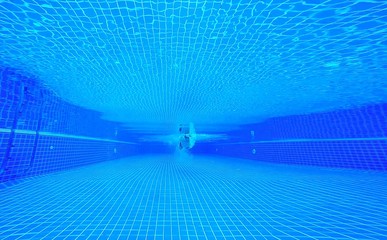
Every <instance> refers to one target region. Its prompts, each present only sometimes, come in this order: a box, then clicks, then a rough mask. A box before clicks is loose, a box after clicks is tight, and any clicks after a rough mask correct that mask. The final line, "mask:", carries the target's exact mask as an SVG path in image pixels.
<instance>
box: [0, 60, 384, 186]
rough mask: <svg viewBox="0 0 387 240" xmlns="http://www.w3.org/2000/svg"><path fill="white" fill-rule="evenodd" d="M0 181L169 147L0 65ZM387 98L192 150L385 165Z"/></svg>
mask: <svg viewBox="0 0 387 240" xmlns="http://www.w3.org/2000/svg"><path fill="white" fill-rule="evenodd" d="M0 80H1V81H0V82H1V96H0V100H1V105H0V114H1V119H0V182H6V181H10V180H14V179H20V178H23V177H29V176H34V175H39V174H43V173H48V172H52V171H58V170H64V169H68V168H71V167H76V166H80V165H85V164H90V163H95V162H100V161H105V160H111V159H116V158H121V157H125V156H129V155H134V154H160V153H171V152H173V151H174V147H173V146H169V145H163V144H156V143H155V144H146V145H144V144H133V142H136V139H138V135H136V136H134V135H131V134H130V133H129V132H128V131H121V130H122V129H121V128H120V125H118V124H116V123H112V122H108V121H104V120H101V118H100V115H99V113H97V112H95V111H92V110H85V109H83V108H80V107H77V106H74V105H71V104H69V103H67V102H64V101H63V100H61V99H60V98H59V97H57V96H56V95H55V94H54V93H53V92H51V91H50V90H48V89H47V88H46V87H44V86H41V85H39V84H37V81H35V80H34V79H33V78H28V77H24V76H23V74H22V73H19V72H18V71H15V70H14V69H9V68H1V67H0ZM386 119H387V104H375V105H371V106H365V107H361V108H356V109H350V110H341V111H334V112H327V113H316V114H308V115H299V116H289V117H278V118H272V119H269V120H267V121H264V122H261V123H257V124H252V125H246V126H242V127H241V128H240V129H239V130H237V131H231V132H226V133H225V132H221V134H226V135H227V136H228V137H229V139H228V140H223V141H221V140H218V141H216V142H198V143H197V144H196V146H195V148H193V149H192V150H191V152H192V153H193V154H216V155H220V156H231V157H240V158H248V159H255V160H258V161H266V162H276V163H286V164H304V165H318V166H326V167H344V168H357V169H367V170H387V161H386V159H387V150H386V149H387V141H386V139H387V124H386Z"/></svg>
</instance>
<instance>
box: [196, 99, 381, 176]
mask: <svg viewBox="0 0 387 240" xmlns="http://www.w3.org/2000/svg"><path fill="white" fill-rule="evenodd" d="M227 135H228V136H229V139H228V140H227V141H223V142H212V143H211V142H210V143H208V142H207V143H198V144H197V145H196V146H195V149H193V152H195V153H197V154H202V153H205V154H209V153H212V154H220V155H225V156H232V157H241V158H249V159H256V160H259V161H266V162H276V163H286V164H304V165H316V166H326V167H343V168H356V169H366V170H387V104H374V105H370V106H365V107H360V108H353V109H349V110H340V111H332V112H326V113H315V114H308V115H298V116H288V117H278V118H272V119H269V120H267V121H264V122H262V123H258V124H254V125H246V126H243V127H242V128H241V129H239V130H237V131H233V132H229V133H227Z"/></svg>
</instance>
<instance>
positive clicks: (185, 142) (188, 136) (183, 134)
mask: <svg viewBox="0 0 387 240" xmlns="http://www.w3.org/2000/svg"><path fill="white" fill-rule="evenodd" d="M179 134H180V135H179V149H180V150H183V149H191V148H193V146H194V145H195V142H196V131H195V127H194V125H193V123H190V124H189V126H184V125H183V124H180V126H179Z"/></svg>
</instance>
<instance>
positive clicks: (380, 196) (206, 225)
mask: <svg viewBox="0 0 387 240" xmlns="http://www.w3.org/2000/svg"><path fill="white" fill-rule="evenodd" d="M0 199H1V200H0V239H387V217H386V216H387V174H385V173H378V172H364V171H354V170H345V169H341V170H340V169H324V168H317V167H300V166H289V165H276V164H267V163H259V162H253V161H249V160H242V159H232V158H215V157H203V156H201V157H198V156H195V157H192V156H191V157H188V156H169V155H155V156H141V157H132V158H126V159H120V160H115V161H109V162H103V163H99V164H95V165H89V166H84V167H80V168H77V169H72V170H68V171H63V172H58V173H53V174H49V175H46V176H42V177H37V178H33V179H29V180H26V181H23V182H21V183H18V184H16V185H13V186H10V187H7V188H3V189H0Z"/></svg>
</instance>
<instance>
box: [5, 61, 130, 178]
mask: <svg viewBox="0 0 387 240" xmlns="http://www.w3.org/2000/svg"><path fill="white" fill-rule="evenodd" d="M0 76H1V78H0V82H1V95H0V102H1V106H0V114H1V119H0V182H7V181H10V180H14V179H20V178H24V177H30V176H35V175H40V174H44V173H49V172H53V171H58V170H65V169H68V168H72V167H77V166H81V165H86V164H91V163H96V162H101V161H106V160H111V159H117V158H122V157H125V156H129V155H133V154H136V153H137V150H136V149H137V148H136V144H133V143H132V142H130V141H126V140H127V139H131V138H133V136H129V135H128V134H127V133H125V132H123V131H118V129H119V128H120V126H119V125H118V124H116V123H112V122H107V121H103V120H101V119H100V114H99V113H97V112H95V111H91V110H85V109H83V108H80V107H77V106H74V105H72V104H69V103H67V102H64V101H63V100H61V99H60V98H59V97H57V96H56V95H55V94H54V93H52V92H51V91H49V90H47V89H46V88H45V87H43V86H41V85H39V84H38V83H37V81H36V80H35V79H33V78H27V77H24V76H23V75H21V74H20V73H18V72H17V71H16V70H14V69H10V68H1V67H0Z"/></svg>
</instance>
